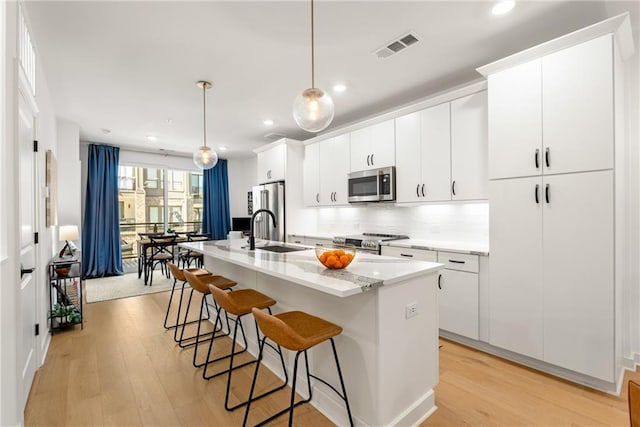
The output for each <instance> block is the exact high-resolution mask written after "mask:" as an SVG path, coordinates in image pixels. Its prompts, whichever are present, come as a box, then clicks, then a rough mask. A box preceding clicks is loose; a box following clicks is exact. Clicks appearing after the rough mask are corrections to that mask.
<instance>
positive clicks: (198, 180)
mask: <svg viewBox="0 0 640 427" xmlns="http://www.w3.org/2000/svg"><path fill="white" fill-rule="evenodd" d="M191 194H192V195H193V196H194V197H202V174H201V173H192V174H191Z"/></svg>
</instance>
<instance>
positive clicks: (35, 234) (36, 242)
mask: <svg viewBox="0 0 640 427" xmlns="http://www.w3.org/2000/svg"><path fill="white" fill-rule="evenodd" d="M33 243H35V244H36V245H37V244H38V243H39V241H38V233H33Z"/></svg>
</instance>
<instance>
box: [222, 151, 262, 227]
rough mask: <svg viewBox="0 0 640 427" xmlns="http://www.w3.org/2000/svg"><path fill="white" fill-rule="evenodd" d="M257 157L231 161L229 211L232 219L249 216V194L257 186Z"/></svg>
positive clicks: (229, 166)
mask: <svg viewBox="0 0 640 427" xmlns="http://www.w3.org/2000/svg"><path fill="white" fill-rule="evenodd" d="M257 159H258V157H257V156H253V157H249V158H246V159H229V160H228V163H227V169H228V172H229V210H230V211H231V217H232V218H233V217H236V216H244V217H246V216H249V214H248V213H247V193H248V192H249V191H251V189H252V187H253V186H254V185H256V183H257V182H258V181H257V176H256V174H257V171H256V169H257V164H256V163H257Z"/></svg>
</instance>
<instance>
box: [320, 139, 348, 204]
mask: <svg viewBox="0 0 640 427" xmlns="http://www.w3.org/2000/svg"><path fill="white" fill-rule="evenodd" d="M318 144H320V145H319V157H320V174H319V179H320V198H319V200H320V205H322V206H332V205H346V204H347V196H348V194H347V193H348V182H347V175H348V173H349V134H344V135H340V136H336V137H333V138H329V139H326V140H324V141H320V142H319V143H318Z"/></svg>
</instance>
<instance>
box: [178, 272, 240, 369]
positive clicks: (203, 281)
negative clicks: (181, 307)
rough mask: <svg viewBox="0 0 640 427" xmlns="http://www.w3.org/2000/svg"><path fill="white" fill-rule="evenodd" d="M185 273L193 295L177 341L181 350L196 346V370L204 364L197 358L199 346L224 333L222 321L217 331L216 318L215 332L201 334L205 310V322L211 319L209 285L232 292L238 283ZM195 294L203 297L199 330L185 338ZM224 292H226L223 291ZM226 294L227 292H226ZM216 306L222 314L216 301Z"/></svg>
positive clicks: (213, 276)
mask: <svg viewBox="0 0 640 427" xmlns="http://www.w3.org/2000/svg"><path fill="white" fill-rule="evenodd" d="M183 273H184V277H185V278H186V279H187V283H189V286H191V293H190V294H189V300H188V302H187V309H186V311H185V313H184V320H183V322H182V324H183V326H182V330H181V332H180V338H179V339H177V341H176V342H177V343H178V346H180V348H186V347H191V346H194V351H193V366H194V367H196V368H199V367H201V366H202V365H203V364H202V363H198V362H197V357H198V346H199V345H200V344H202V343H206V342H207V341H208V340H209V339H213V337H214V336H215V334H216V333H217V332H221V331H222V321H220V329H216V326H217V321H218V317H219V316H218V317H216V325H214V328H213V331H211V332H207V333H204V334H201V333H200V331H201V326H202V311H203V309H206V312H207V317H206V318H205V320H209V319H211V314H210V313H209V305H208V304H207V302H206V299H207V295H209V294H210V291H209V285H211V286H213V287H214V288H216V289H220V290H231V289H230V288H232V287H234V286H235V285H236V284H237V283H236V282H234V281H233V280H229V279H227V278H226V277H223V276H216V275H213V274H211V275H208V276H198V275H195V274H193V273H191V272H189V271H188V270H183ZM194 292H198V293H199V294H200V295H201V299H200V311H199V312H198V320H197V322H198V329H197V332H196V334H195V335H193V336H191V337H187V338H185V337H184V330H185V329H186V325H187V324H188V322H187V318H188V316H189V309H190V308H191V300H192V298H193V293H194ZM221 292H224V291H221ZM225 293H226V292H225ZM214 305H215V307H216V312H217V313H219V312H220V308H219V307H218V305H217V304H215V301H214ZM227 327H228V319H227ZM177 330H178V328H176V329H175V334H174V336H175V335H177ZM222 332H223V333H222V335H228V334H229V333H228V332H224V331H222ZM205 337H206V339H204V340H202V338H205ZM194 339H195V341H191V342H188V343H187V341H190V340H194Z"/></svg>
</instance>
